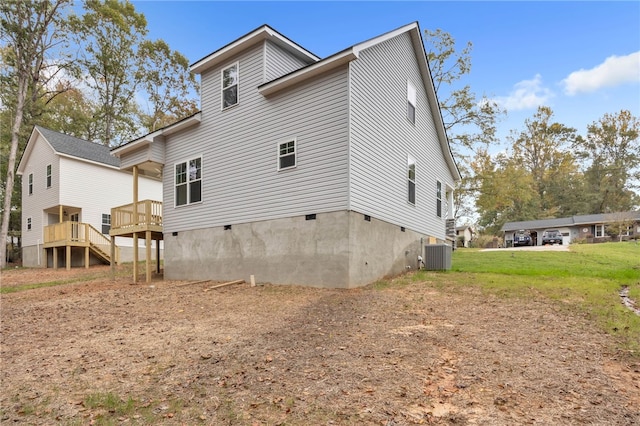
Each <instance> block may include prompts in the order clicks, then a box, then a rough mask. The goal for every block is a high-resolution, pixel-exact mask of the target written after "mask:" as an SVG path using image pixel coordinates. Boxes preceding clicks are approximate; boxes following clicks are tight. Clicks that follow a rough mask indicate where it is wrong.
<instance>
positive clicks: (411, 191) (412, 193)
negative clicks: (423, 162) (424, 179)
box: [407, 155, 416, 204]
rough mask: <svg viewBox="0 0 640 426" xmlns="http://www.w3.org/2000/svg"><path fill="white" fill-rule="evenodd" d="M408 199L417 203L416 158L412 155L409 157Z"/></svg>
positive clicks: (412, 202)
mask: <svg viewBox="0 0 640 426" xmlns="http://www.w3.org/2000/svg"><path fill="white" fill-rule="evenodd" d="M407 182H408V188H407V200H408V201H409V202H410V203H411V204H415V203H416V160H415V158H413V157H412V156H410V155H409V156H408V157H407Z"/></svg>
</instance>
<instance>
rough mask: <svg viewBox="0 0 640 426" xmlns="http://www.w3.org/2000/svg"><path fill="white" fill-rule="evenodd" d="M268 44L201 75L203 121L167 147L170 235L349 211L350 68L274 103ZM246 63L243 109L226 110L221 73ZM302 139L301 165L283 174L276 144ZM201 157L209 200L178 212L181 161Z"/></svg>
mask: <svg viewBox="0 0 640 426" xmlns="http://www.w3.org/2000/svg"><path fill="white" fill-rule="evenodd" d="M263 52H264V48H263V46H262V45H258V46H255V47H253V48H251V49H248V50H247V51H245V52H244V53H243V54H241V55H240V56H239V57H236V58H231V59H230V60H229V61H228V62H227V63H224V64H221V65H220V66H219V67H216V68H214V69H212V70H210V71H208V72H206V73H204V74H203V75H202V76H201V88H202V89H201V96H202V99H201V102H202V121H201V123H200V124H199V125H198V126H195V127H192V128H190V129H187V130H185V131H183V132H180V133H178V134H175V135H171V136H169V137H168V138H167V141H166V162H165V169H164V178H163V182H164V223H165V232H175V231H180V230H188V229H199V228H207V227H215V226H222V225H227V224H237V223H246V222H253V221H260V220H270V219H277V218H285V217H291V216H298V215H304V214H309V213H322V212H331V211H337V210H345V209H346V208H347V206H348V102H347V101H348V97H347V92H348V85H347V78H348V70H347V67H346V66H345V67H343V68H342V69H338V70H334V71H333V72H330V73H328V74H326V75H324V76H322V77H320V78H316V79H314V80H313V81H310V82H309V83H307V84H304V85H299V86H297V87H294V88H290V89H288V90H286V91H283V92H281V93H277V94H274V95H272V96H269V97H268V98H265V97H263V96H262V95H261V94H260V93H259V92H258V90H257V87H258V86H259V85H260V84H262V82H263V76H264V69H263V64H264V60H263ZM236 61H237V62H238V63H239V70H240V78H239V103H238V105H236V106H234V107H231V108H228V109H226V110H224V111H221V109H220V96H221V90H220V70H221V69H223V68H226V67H227V66H228V65H229V64H232V63H235V62H236ZM288 138H295V139H296V141H297V167H296V168H295V169H289V170H282V171H278V170H277V144H278V143H279V142H284V141H286V140H287V139H288ZM199 156H202V202H201V203H199V204H193V205H187V206H179V207H174V203H175V201H174V200H175V196H174V191H175V185H174V169H175V164H176V163H177V162H183V161H188V160H189V159H192V158H195V157H199Z"/></svg>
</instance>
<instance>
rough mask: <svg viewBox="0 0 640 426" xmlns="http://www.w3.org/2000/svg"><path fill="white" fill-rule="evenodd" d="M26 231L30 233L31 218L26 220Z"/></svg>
mask: <svg viewBox="0 0 640 426" xmlns="http://www.w3.org/2000/svg"><path fill="white" fill-rule="evenodd" d="M27 231H31V218H30V217H28V218H27Z"/></svg>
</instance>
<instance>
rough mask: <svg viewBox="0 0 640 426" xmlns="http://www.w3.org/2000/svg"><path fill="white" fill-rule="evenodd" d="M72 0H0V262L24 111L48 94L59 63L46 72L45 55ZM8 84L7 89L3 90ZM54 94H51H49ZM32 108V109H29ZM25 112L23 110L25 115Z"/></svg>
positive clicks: (60, 40) (59, 41)
mask: <svg viewBox="0 0 640 426" xmlns="http://www.w3.org/2000/svg"><path fill="white" fill-rule="evenodd" d="M69 3H70V0H52V1H49V0H44V1H39V0H15V1H11V0H9V1H3V2H0V12H1V17H0V25H1V26H2V40H3V43H5V42H6V43H7V44H6V46H3V59H4V60H5V62H4V64H5V66H4V67H3V70H2V80H3V81H2V83H3V84H2V86H3V89H2V91H3V93H2V101H3V106H10V107H12V110H13V111H12V115H13V118H12V124H11V142H10V148H9V153H8V159H7V164H6V167H7V171H6V173H7V178H6V181H5V185H4V187H3V188H2V189H3V191H4V202H3V209H2V228H1V230H0V267H4V266H5V263H6V249H7V247H6V241H7V234H8V231H9V218H10V216H11V211H12V198H13V190H14V182H15V166H16V157H17V152H18V145H19V141H20V133H21V131H22V130H23V119H24V118H25V115H26V116H27V117H30V115H32V114H31V112H32V111H33V110H34V109H35V104H36V101H37V100H38V99H39V98H41V97H42V96H43V91H44V94H45V95H46V94H47V90H46V83H47V82H48V81H49V80H51V79H53V78H54V77H55V75H56V74H58V72H59V71H60V70H62V69H63V68H64V67H63V66H57V67H54V69H53V71H51V72H49V73H45V71H46V70H47V68H48V67H49V66H50V65H52V63H51V62H50V63H47V54H48V53H50V52H51V51H53V50H54V49H56V48H59V47H60V46H61V45H63V44H64V40H65V37H63V35H62V29H63V24H64V19H63V15H62V11H63V9H64V7H65V6H67V5H68V4H69ZM5 89H9V91H10V93H6V92H5ZM53 96H55V94H51V96H50V97H49V98H52V97H53ZM30 110H31V112H30ZM25 113H26V114H25Z"/></svg>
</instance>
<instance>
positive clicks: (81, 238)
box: [17, 126, 162, 268]
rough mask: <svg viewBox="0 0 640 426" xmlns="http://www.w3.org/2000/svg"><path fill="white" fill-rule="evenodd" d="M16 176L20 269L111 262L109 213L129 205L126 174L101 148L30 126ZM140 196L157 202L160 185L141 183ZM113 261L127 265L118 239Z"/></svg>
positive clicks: (128, 250)
mask: <svg viewBox="0 0 640 426" xmlns="http://www.w3.org/2000/svg"><path fill="white" fill-rule="evenodd" d="M17 174H18V175H21V176H22V264H23V265H24V266H30V267H54V268H57V267H59V266H66V267H67V268H70V267H72V266H86V267H88V266H89V265H91V264H97V263H109V262H110V261H111V253H110V251H111V250H110V244H111V238H110V237H109V230H110V227H111V208H112V207H114V206H117V205H120V204H124V203H126V202H130V200H131V196H132V191H133V189H132V188H133V184H132V179H131V173H130V172H126V171H123V170H121V169H120V160H119V159H118V158H116V157H114V156H112V155H111V152H110V149H109V148H108V147H106V146H103V145H100V144H97V143H93V142H89V141H86V140H83V139H78V138H75V137H72V136H69V135H65V134H62V133H58V132H55V131H53V130H49V129H46V128H44V127H41V126H35V127H34V129H33V131H32V132H31V135H30V137H29V141H28V142H27V145H26V148H25V151H24V154H23V155H22V158H21V159H20V163H19V165H18V169H17ZM139 186H140V189H139V191H140V193H141V194H144V196H145V197H148V198H153V199H156V200H157V199H159V200H162V182H160V181H159V180H158V179H152V178H149V177H143V178H141V179H140V181H139ZM117 246H118V250H117V251H116V253H115V256H116V259H114V261H131V260H132V254H133V250H132V247H131V246H132V241H131V240H130V239H125V238H123V239H121V241H118V244H117Z"/></svg>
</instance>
